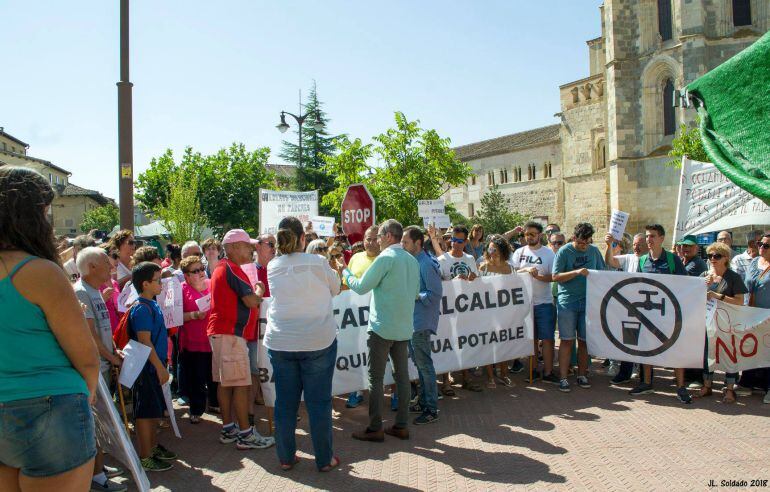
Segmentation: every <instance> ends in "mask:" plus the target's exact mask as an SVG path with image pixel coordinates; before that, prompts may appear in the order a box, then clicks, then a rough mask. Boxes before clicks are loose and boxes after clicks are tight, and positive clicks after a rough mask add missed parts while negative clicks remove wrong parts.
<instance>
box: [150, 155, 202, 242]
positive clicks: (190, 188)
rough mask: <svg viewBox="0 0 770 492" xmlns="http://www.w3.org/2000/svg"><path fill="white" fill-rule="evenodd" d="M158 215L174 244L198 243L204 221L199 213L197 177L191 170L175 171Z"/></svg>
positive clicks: (180, 169) (181, 169)
mask: <svg viewBox="0 0 770 492" xmlns="http://www.w3.org/2000/svg"><path fill="white" fill-rule="evenodd" d="M158 215H159V216H160V218H161V220H163V225H164V226H165V227H166V229H168V231H169V233H170V234H171V239H172V240H173V241H174V242H175V243H177V244H182V243H184V242H186V241H190V240H194V241H200V236H201V230H202V229H203V227H204V226H205V224H206V219H205V217H204V216H203V214H202V213H201V206H200V201H199V198H198V175H197V174H196V173H195V172H194V170H193V169H191V168H179V169H177V171H176V172H175V173H174V175H173V176H172V177H171V182H170V187H169V191H168V200H167V202H166V204H164V205H161V206H160V208H159V209H158Z"/></svg>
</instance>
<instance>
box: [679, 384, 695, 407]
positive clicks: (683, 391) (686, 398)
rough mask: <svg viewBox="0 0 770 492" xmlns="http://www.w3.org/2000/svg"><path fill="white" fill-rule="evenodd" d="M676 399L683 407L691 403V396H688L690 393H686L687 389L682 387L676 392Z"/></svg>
mask: <svg viewBox="0 0 770 492" xmlns="http://www.w3.org/2000/svg"><path fill="white" fill-rule="evenodd" d="M676 399H677V400H679V401H681V402H682V403H684V404H685V405H687V404H689V403H692V396H690V393H689V392H688V391H687V388H685V387H684V386H682V387H681V388H679V389H678V390H676Z"/></svg>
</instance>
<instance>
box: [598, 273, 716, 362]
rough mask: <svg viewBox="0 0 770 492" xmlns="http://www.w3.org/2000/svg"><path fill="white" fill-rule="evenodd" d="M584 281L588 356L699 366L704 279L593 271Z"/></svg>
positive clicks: (701, 354) (704, 315)
mask: <svg viewBox="0 0 770 492" xmlns="http://www.w3.org/2000/svg"><path fill="white" fill-rule="evenodd" d="M587 280H588V282H587V290H586V300H587V303H586V340H587V342H588V352H589V353H590V354H591V355H595V356H597V357H606V358H609V359H612V360H621V361H629V362H638V363H641V364H652V365H656V366H665V367H677V368H687V367H691V368H702V367H703V344H704V343H705V338H706V332H705V322H704V321H705V319H706V284H705V283H704V282H703V279H701V278H696V277H687V276H677V275H651V274H647V273H624V272H599V271H594V270H591V271H590V273H589V275H588V279H587Z"/></svg>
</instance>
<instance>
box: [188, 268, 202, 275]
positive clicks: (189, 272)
mask: <svg viewBox="0 0 770 492" xmlns="http://www.w3.org/2000/svg"><path fill="white" fill-rule="evenodd" d="M205 271H206V269H205V268H196V269H195V270H189V271H187V272H185V273H187V274H189V275H195V274H197V273H203V272H205Z"/></svg>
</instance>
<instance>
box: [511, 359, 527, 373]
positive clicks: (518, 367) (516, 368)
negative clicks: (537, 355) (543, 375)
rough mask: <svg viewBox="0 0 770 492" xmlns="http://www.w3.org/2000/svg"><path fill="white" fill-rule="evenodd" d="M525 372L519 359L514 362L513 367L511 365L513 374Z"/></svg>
mask: <svg viewBox="0 0 770 492" xmlns="http://www.w3.org/2000/svg"><path fill="white" fill-rule="evenodd" d="M523 370H524V364H522V363H521V361H520V360H519V359H516V360H515V361H513V365H511V372H514V373H520V372H521V371H523Z"/></svg>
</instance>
